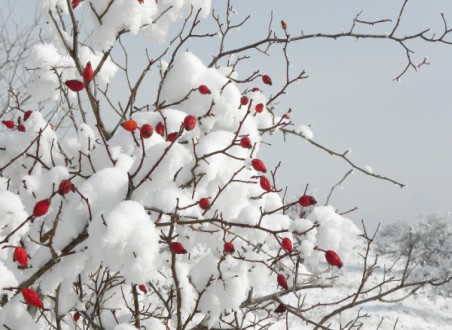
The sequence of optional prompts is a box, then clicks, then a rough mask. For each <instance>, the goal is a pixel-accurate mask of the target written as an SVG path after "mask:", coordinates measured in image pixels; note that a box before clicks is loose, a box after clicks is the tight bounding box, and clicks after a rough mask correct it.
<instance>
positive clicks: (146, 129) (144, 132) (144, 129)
mask: <svg viewBox="0 0 452 330" xmlns="http://www.w3.org/2000/svg"><path fill="white" fill-rule="evenodd" d="M153 133H154V129H153V128H152V126H151V125H149V124H144V125H143V126H141V128H140V136H141V137H142V138H143V139H149V138H150V137H151V136H152V134H153Z"/></svg>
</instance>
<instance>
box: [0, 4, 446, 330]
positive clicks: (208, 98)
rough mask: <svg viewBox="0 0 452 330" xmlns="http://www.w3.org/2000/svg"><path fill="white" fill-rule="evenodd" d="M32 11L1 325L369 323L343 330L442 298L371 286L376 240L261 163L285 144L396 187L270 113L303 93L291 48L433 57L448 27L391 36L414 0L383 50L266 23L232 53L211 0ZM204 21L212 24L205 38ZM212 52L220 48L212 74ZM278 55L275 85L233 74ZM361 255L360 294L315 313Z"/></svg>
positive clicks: (0, 266)
mask: <svg viewBox="0 0 452 330" xmlns="http://www.w3.org/2000/svg"><path fill="white" fill-rule="evenodd" d="M39 4H40V10H41V12H42V19H43V21H45V22H46V23H48V24H46V25H47V26H48V28H47V30H46V31H47V32H45V33H43V36H42V39H40V42H39V43H37V44H35V45H34V47H33V48H32V49H31V50H30V55H29V61H28V63H27V66H28V67H29V68H30V69H31V70H30V72H29V73H30V77H29V79H28V80H29V83H28V85H27V93H29V95H30V100H29V102H28V103H25V104H24V103H23V102H15V103H12V104H11V103H10V102H7V103H5V106H6V111H4V112H2V113H1V120H2V127H1V129H0V173H1V177H0V201H1V203H0V245H1V247H2V248H1V249H0V274H1V276H0V289H1V293H2V300H1V303H0V306H1V309H0V325H3V327H5V328H6V329H43V328H45V329H73V328H74V326H75V327H76V328H77V329H115V330H125V329H133V328H145V329H157V330H158V329H177V330H181V329H206V328H211V329H247V328H255V329H287V328H293V329H295V328H300V327H302V326H306V325H309V327H313V328H316V329H330V328H333V327H334V328H343V326H342V325H343V324H346V327H349V328H351V327H353V326H357V325H358V324H361V323H362V322H365V320H364V319H363V317H362V315H361V314H359V312H358V314H357V315H356V316H352V317H351V319H348V320H347V321H346V322H345V323H344V320H342V319H341V318H340V317H339V316H340V314H341V313H342V312H343V311H346V310H349V309H353V308H354V307H357V306H358V307H359V306H361V305H363V304H365V303H367V302H368V301H371V300H379V299H384V298H385V297H387V296H390V295H391V294H392V293H394V292H398V291H404V290H411V289H414V288H420V287H423V286H425V285H427V284H432V283H434V284H438V283H440V282H438V281H441V280H442V278H438V279H437V278H436V277H431V278H428V279H423V280H416V281H410V280H409V277H408V276H406V275H407V274H406V273H405V272H404V273H403V274H402V275H401V276H399V277H398V278H397V279H394V278H391V279H389V277H388V278H383V279H380V280H379V282H378V284H377V285H374V284H372V285H368V280H369V279H370V278H371V277H372V275H373V270H374V269H375V267H376V261H375V262H374V261H372V260H371V254H370V251H371V245H372V243H373V237H372V235H368V234H367V233H366V232H365V229H364V231H363V230H360V229H358V228H357V227H356V226H355V225H354V224H353V223H352V222H351V221H350V220H349V219H347V218H345V217H344V215H345V213H342V214H339V213H338V211H337V210H335V209H334V208H333V207H332V206H330V205H324V206H319V204H320V203H317V201H316V200H315V196H311V194H310V193H309V191H305V193H303V194H301V196H297V197H296V198H293V199H291V200H287V199H286V197H285V196H284V193H283V187H279V186H278V181H277V177H278V167H276V168H267V167H266V165H265V163H266V162H265V159H260V158H259V149H260V146H261V143H262V139H263V137H265V136H267V135H269V134H283V135H285V134H293V135H296V136H298V137H300V138H301V139H304V140H306V141H307V142H309V143H311V144H312V145H314V146H316V147H318V148H320V149H322V150H324V151H327V152H328V153H330V154H331V155H334V156H336V157H338V158H340V159H342V160H345V161H347V162H348V164H349V165H350V166H351V167H352V169H354V170H357V171H361V172H363V173H364V174H366V175H368V176H371V177H374V178H378V179H382V180H386V181H389V182H392V183H394V184H396V185H399V186H401V187H403V184H401V183H399V182H397V181H395V180H393V179H390V178H387V177H384V176H381V175H379V174H376V173H374V172H372V171H370V170H369V169H367V168H365V167H361V166H360V165H357V164H356V163H355V162H353V161H352V160H351V159H350V158H349V156H348V153H347V152H345V153H342V152H335V151H333V150H331V149H329V148H327V147H325V146H323V145H320V144H318V143H317V142H315V141H314V140H313V138H314V134H313V132H312V131H311V129H310V128H309V127H308V126H306V125H294V124H293V123H292V122H291V118H290V110H285V109H280V108H279V107H278V101H279V99H280V98H281V97H283V96H284V95H285V93H286V91H287V90H288V89H289V88H294V87H292V85H293V84H294V83H295V82H297V81H300V80H302V79H306V78H307V75H306V72H305V71H303V70H302V71H300V72H297V73H295V74H294V73H293V72H292V70H293V69H292V68H291V65H290V59H289V55H288V53H287V49H288V48H289V47H291V46H292V44H296V43H297V42H302V41H303V40H305V39H312V38H334V39H337V38H342V37H355V38H368V37H373V38H384V39H388V40H389V41H391V42H396V43H399V44H400V45H402V46H404V45H405V41H406V40H407V39H410V38H411V39H412V38H418V39H420V38H422V39H425V40H426V41H429V42H438V41H439V42H441V41H442V40H443V39H444V38H445V37H446V36H447V35H448V33H449V30H447V31H445V34H444V35H443V36H441V37H439V38H437V39H433V38H436V37H432V38H431V39H429V38H427V37H426V36H424V35H423V34H421V35H413V36H403V37H401V36H399V34H398V33H397V32H398V25H399V21H400V19H401V18H402V16H403V8H404V7H405V4H406V1H405V4H404V5H403V7H402V9H401V10H400V12H399V13H398V20H397V23H392V24H393V25H392V27H393V30H392V32H391V33H390V34H389V35H373V36H369V35H361V34H358V33H355V31H354V28H352V29H351V30H350V31H349V32H341V33H338V34H335V35H327V34H311V35H305V34H295V31H297V27H291V26H287V24H286V23H285V22H281V23H279V22H278V23H277V24H275V23H274V22H271V24H270V28H269V31H268V34H267V37H266V38H264V39H263V40H258V41H256V42H253V43H249V44H245V45H243V46H241V47H238V48H229V47H230V46H229V43H228V41H229V39H228V35H229V34H230V33H231V32H234V31H236V30H238V29H239V28H240V27H241V26H243V25H244V24H245V23H247V21H248V18H246V17H245V16H242V14H240V13H236V12H235V10H234V6H233V4H232V2H231V1H224V2H221V3H218V4H215V5H216V6H218V8H217V7H216V8H215V10H214V11H212V8H211V5H212V4H211V2H210V1H209V0H186V1H180V0H179V1H176V0H166V1H157V0H155V1H154V0H96V1H94V0H72V1H71V0H41V1H40V2H39ZM211 12H212V17H211V18H210V19H211V20H213V22H214V23H215V24H216V27H215V28H214V31H210V32H209V31H208V32H205V31H204V30H203V29H201V28H200V25H202V22H203V21H204V20H207V19H208V17H209V15H210V14H211ZM379 23H388V20H382V21H381V22H366V21H364V20H360V19H358V16H357V17H356V18H355V20H354V21H353V27H354V26H355V25H356V24H379ZM292 31H293V33H294V35H293V36H291V35H290V33H292ZM200 44H201V45H202V46H199V45H200ZM205 45H210V46H209V47H211V48H212V47H213V48H214V49H216V50H215V51H214V52H213V54H212V57H211V58H210V60H209V61H207V62H206V60H205V59H204V60H202V59H201V58H202V56H203V55H204V56H205V54H204V52H205V50H204V48H203V47H207V46H205ZM146 47H147V48H146ZM273 47H279V48H280V49H281V50H282V51H283V54H284V61H283V63H282V64H281V65H282V67H283V68H284V70H285V71H286V72H287V74H286V77H285V79H284V80H283V81H277V80H276V79H272V77H270V76H269V75H268V73H266V71H265V68H255V70H254V71H253V73H252V74H251V75H249V76H247V77H245V78H243V77H240V75H239V71H240V70H239V68H240V67H241V66H242V63H246V65H248V66H251V67H252V66H253V62H252V61H250V60H249V58H248V57H249V56H248V53H247V52H248V51H249V52H255V51H256V50H259V51H260V52H264V53H269V49H270V48H273ZM407 54H408V58H407V59H408V65H407V68H406V69H409V68H410V67H413V66H414V64H413V62H412V60H411V57H410V56H409V55H410V53H409V52H408V53H407ZM209 62H210V63H209ZM404 72H405V71H404ZM37 104H41V105H42V106H37ZM350 173H351V172H350ZM348 174H349V173H348ZM348 174H347V175H348ZM345 178H346V176H345V177H344V179H345ZM333 190H334V187H333V189H332V192H333ZM295 206H297V207H298V210H297V211H296V212H295V213H293V211H289V209H290V208H291V207H292V208H293V207H295ZM292 210H293V209H292ZM356 251H360V252H361V253H362V257H363V258H362V259H363V261H364V263H363V267H362V279H361V280H360V281H359V283H356V288H354V290H353V291H352V293H351V294H349V295H347V296H345V297H342V298H341V299H338V300H334V301H327V302H322V303H319V302H316V301H313V300H309V299H307V300H305V298H306V295H307V293H308V292H309V291H310V290H311V289H312V290H319V289H325V290H332V291H333V292H334V290H335V289H336V288H335V285H336V284H337V282H336V281H335V279H336V278H341V276H342V272H343V269H344V268H347V265H348V264H350V263H351V261H352V259H353V258H356V256H357V254H356ZM410 265H411V259H410V258H407V263H406V268H405V269H409V267H410ZM337 285H339V284H337ZM317 310H320V311H321V313H320V314H319V313H316V311H317ZM341 324H342V325H341Z"/></svg>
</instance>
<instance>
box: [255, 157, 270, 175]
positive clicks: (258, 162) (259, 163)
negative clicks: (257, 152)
mask: <svg viewBox="0 0 452 330" xmlns="http://www.w3.org/2000/svg"><path fill="white" fill-rule="evenodd" d="M251 166H253V168H254V169H255V170H256V171H258V172H264V173H267V168H266V167H265V165H264V162H263V161H262V160H260V159H258V158H255V159H253V160H252V161H251Z"/></svg>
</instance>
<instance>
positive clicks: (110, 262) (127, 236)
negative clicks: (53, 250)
mask: <svg viewBox="0 0 452 330" xmlns="http://www.w3.org/2000/svg"><path fill="white" fill-rule="evenodd" d="M88 233H89V235H90V237H89V238H88V240H87V246H88V249H89V251H90V254H91V257H92V259H93V261H94V262H99V263H102V264H103V265H104V266H105V267H109V268H110V269H111V270H112V271H113V272H115V271H120V272H121V275H123V276H124V277H125V278H126V279H127V281H128V282H130V283H143V282H146V281H148V280H150V279H151V278H152V276H153V274H154V272H155V271H156V270H157V269H158V266H159V262H158V255H159V243H158V240H159V237H158V234H157V232H156V229H155V225H154V223H152V222H151V221H150V218H149V215H148V214H147V213H146V211H145V210H144V208H143V206H142V205H140V204H139V203H137V202H134V201H123V202H121V203H119V204H118V206H116V207H115V208H113V210H111V211H110V212H109V213H108V214H105V215H98V216H97V217H95V218H94V219H93V221H92V222H91V223H90V225H89V228H88ZM106 251H108V252H107V253H106Z"/></svg>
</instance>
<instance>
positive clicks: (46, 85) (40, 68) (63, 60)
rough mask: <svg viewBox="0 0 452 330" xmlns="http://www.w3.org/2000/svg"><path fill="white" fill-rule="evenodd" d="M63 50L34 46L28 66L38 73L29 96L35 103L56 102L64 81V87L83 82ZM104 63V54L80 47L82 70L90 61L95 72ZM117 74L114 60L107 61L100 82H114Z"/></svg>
mask: <svg viewBox="0 0 452 330" xmlns="http://www.w3.org/2000/svg"><path fill="white" fill-rule="evenodd" d="M65 2H66V1H65ZM60 47H61V49H58V48H57V47H56V46H55V45H54V44H50V43H43V44H38V45H34V46H33V47H32V49H31V53H30V56H29V57H28V59H27V65H28V66H30V67H33V68H36V69H35V70H33V73H32V75H31V78H30V83H29V84H28V92H29V93H30V95H31V96H32V98H31V100H32V101H33V102H38V101H42V100H44V99H47V98H51V99H54V100H56V99H57V98H58V97H59V96H60V94H61V90H60V88H59V87H60V80H61V82H63V83H64V82H65V81H66V80H71V79H79V80H82V78H81V76H80V74H79V72H78V71H77V68H76V66H75V64H74V60H73V59H72V58H71V57H70V56H69V55H62V54H65V53H66V50H65V49H64V46H63V45H61V46H60ZM102 59H103V53H102V52H99V51H93V50H92V49H90V48H89V47H86V46H80V48H79V61H80V65H81V66H82V67H84V66H85V65H86V63H88V61H90V62H91V65H92V66H93V70H95V69H96V67H97V65H98V64H99V63H100V62H101V60H102ZM117 71H118V68H117V66H116V65H115V64H114V63H113V62H112V61H111V59H110V57H107V58H106V59H105V60H104V62H103V64H102V69H101V70H100V71H99V72H98V73H97V74H96V78H95V79H96V82H100V83H102V84H106V83H108V82H110V80H111V79H112V78H113V77H114V75H115V74H116V72H117ZM63 88H66V87H63ZM66 90H67V93H68V96H69V97H70V98H74V97H77V93H76V92H73V91H71V90H69V89H66Z"/></svg>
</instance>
